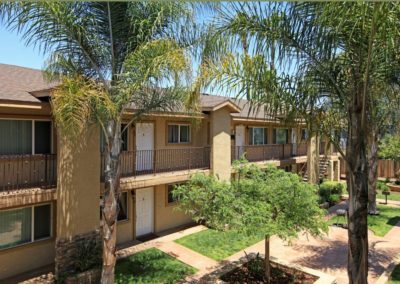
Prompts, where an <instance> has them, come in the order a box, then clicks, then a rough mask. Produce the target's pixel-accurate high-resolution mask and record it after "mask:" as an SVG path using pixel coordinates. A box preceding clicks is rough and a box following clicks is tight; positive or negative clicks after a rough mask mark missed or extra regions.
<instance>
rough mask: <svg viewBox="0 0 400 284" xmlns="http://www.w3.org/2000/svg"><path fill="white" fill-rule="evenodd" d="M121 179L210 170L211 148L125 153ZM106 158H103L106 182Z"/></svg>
mask: <svg viewBox="0 0 400 284" xmlns="http://www.w3.org/2000/svg"><path fill="white" fill-rule="evenodd" d="M120 163H121V177H128V176H138V175H145V174H155V173H163V172H171V171H182V170H191V169H203V168H204V169H207V168H210V147H187V148H179V149H155V150H137V151H124V152H122V153H121V155H120ZM104 170H105V156H104V155H102V156H101V179H102V180H104Z"/></svg>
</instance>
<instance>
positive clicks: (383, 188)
mask: <svg viewBox="0 0 400 284" xmlns="http://www.w3.org/2000/svg"><path fill="white" fill-rule="evenodd" d="M376 188H377V189H378V190H380V191H382V192H387V191H389V190H390V189H389V187H388V186H387V185H386V182H383V181H380V180H378V181H377V182H376Z"/></svg>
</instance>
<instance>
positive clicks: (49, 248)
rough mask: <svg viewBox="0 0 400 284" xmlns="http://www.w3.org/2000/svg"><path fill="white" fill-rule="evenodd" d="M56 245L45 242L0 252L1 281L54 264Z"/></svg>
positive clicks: (52, 241) (48, 241)
mask: <svg viewBox="0 0 400 284" xmlns="http://www.w3.org/2000/svg"><path fill="white" fill-rule="evenodd" d="M54 245H55V244H54V240H44V241H39V242H36V243H32V244H27V245H22V246H20V247H16V248H12V249H5V250H2V251H0V280H1V279H4V278H8V277H12V276H15V275H18V274H21V273H24V272H27V271H30V270H34V269H37V268H40V267H42V266H45V265H49V264H51V263H54V256H55V248H54ZM1 282H2V281H0V283H1Z"/></svg>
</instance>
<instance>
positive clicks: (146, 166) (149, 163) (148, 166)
mask: <svg viewBox="0 0 400 284" xmlns="http://www.w3.org/2000/svg"><path fill="white" fill-rule="evenodd" d="M153 159H154V124H153V123H136V171H147V170H152V169H153Z"/></svg>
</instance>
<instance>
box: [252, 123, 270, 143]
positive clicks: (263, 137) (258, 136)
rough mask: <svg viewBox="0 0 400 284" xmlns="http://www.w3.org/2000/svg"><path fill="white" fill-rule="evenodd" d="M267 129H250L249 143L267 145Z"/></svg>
mask: <svg viewBox="0 0 400 284" xmlns="http://www.w3.org/2000/svg"><path fill="white" fill-rule="evenodd" d="M267 141H268V139H267V129H266V128H264V127H250V128H249V143H250V145H264V144H267Z"/></svg>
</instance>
